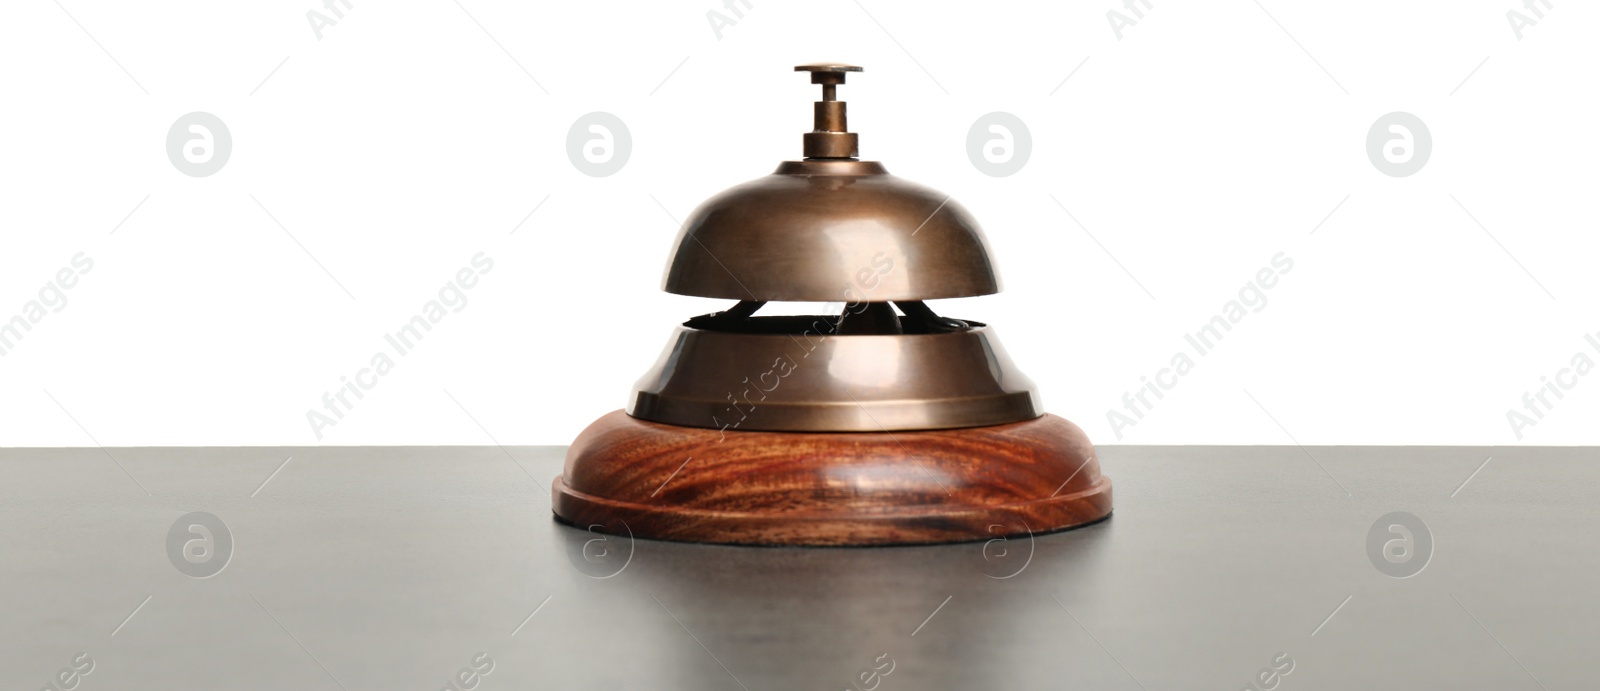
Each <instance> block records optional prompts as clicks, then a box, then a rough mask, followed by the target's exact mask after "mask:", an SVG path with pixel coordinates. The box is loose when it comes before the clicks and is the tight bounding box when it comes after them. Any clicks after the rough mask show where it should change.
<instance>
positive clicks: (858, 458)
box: [551, 410, 1111, 545]
mask: <svg viewBox="0 0 1600 691" xmlns="http://www.w3.org/2000/svg"><path fill="white" fill-rule="evenodd" d="M551 494H552V499H553V502H552V504H553V509H554V511H555V513H556V516H557V517H558V518H559V519H560V520H562V521H565V522H567V523H570V524H573V525H576V526H578V527H582V528H586V529H590V530H594V531H597V532H608V533H614V534H628V535H632V536H634V537H646V538H657V539H663V540H679V541H688V542H717V543H733V544H753V545H890V544H924V543H937V542H959V541H966V540H984V539H991V538H995V537H1000V536H1013V535H1023V534H1037V533H1042V532H1048V531H1053V530H1061V529H1065V528H1071V527H1075V526H1080V525H1083V524H1086V523H1092V522H1094V521H1098V520H1101V519H1103V518H1105V517H1106V516H1108V515H1110V513H1111V480H1110V478H1107V477H1105V476H1102V475H1101V474H1100V464H1099V462H1098V461H1097V460H1096V459H1095V456H1094V446H1093V445H1091V444H1090V443H1089V439H1088V437H1087V436H1086V435H1084V433H1083V430H1082V429H1079V428H1078V426H1077V425H1074V424H1072V423H1071V422H1068V421H1066V420H1064V419H1062V418H1059V417H1056V416H1054V415H1045V416H1043V417H1040V418H1037V419H1034V420H1029V421H1026V422H1018V423H1013V424H1008V425H996V426H992V427H969V428H964V429H951V430H931V431H917V432H893V433H888V432H876V433H871V432H861V433H855V432H851V433H795V432H739V431H733V430H729V431H725V432H724V431H718V430H714V429H701V428H693V427H677V426H673V425H663V424H659V423H654V422H647V421H644V420H639V419H636V418H633V417H629V416H628V415H627V414H625V413H623V412H622V411H620V410H619V411H615V412H612V413H609V414H607V415H605V416H604V417H601V418H600V419H599V420H596V421H595V422H594V424H591V425H590V426H589V427H588V429H585V430H584V431H583V433H582V434H580V435H578V438H577V439H576V440H575V441H574V442H573V443H572V446H571V447H570V449H569V450H568V452H567V459H566V469H565V472H564V473H563V474H562V476H561V477H558V478H556V480H555V483H554V485H553V486H552V487H551Z"/></svg>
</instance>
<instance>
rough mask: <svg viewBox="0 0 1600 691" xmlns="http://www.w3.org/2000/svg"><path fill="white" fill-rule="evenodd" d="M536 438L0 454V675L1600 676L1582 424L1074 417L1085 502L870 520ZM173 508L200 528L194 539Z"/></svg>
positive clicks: (878, 679) (1276, 682) (784, 678)
mask: <svg viewBox="0 0 1600 691" xmlns="http://www.w3.org/2000/svg"><path fill="white" fill-rule="evenodd" d="M563 454H564V449H563V448H561V447H507V448H499V447H406V448H376V447H342V448H341V447H318V448H129V449H123V448H112V449H99V448H87V449H10V450H0V518H3V520H0V545H3V554H4V559H3V561H0V612H4V620H3V621H0V682H4V685H6V686H8V687H13V688H27V689H41V688H46V687H47V685H48V684H50V683H51V680H52V678H53V677H54V675H56V674H57V673H58V672H59V671H61V670H63V669H64V668H66V669H69V670H70V667H71V666H72V665H73V664H74V662H75V661H76V664H77V665H78V666H79V668H80V669H83V668H88V667H89V665H90V663H91V662H92V664H93V667H92V669H88V673H87V674H85V675H81V676H78V677H77V678H73V677H72V676H71V674H72V673H71V672H70V671H69V672H68V675H67V681H66V682H65V683H59V684H58V686H60V687H61V688H68V687H70V686H72V685H73V684H81V686H79V687H78V688H80V689H84V690H85V691H95V690H96V689H111V688H118V689H158V688H159V689H168V688H174V687H178V686H183V685H191V686H200V687H205V688H229V689H233V688H238V689H255V688H261V689H267V688H272V689H285V688H296V689H329V690H333V689H346V690H348V691H357V690H361V689H374V690H379V689H382V690H385V691H386V690H389V689H400V688H417V689H448V688H457V689H468V688H473V687H477V688H480V689H485V690H487V691H494V690H496V689H530V688H563V689H589V688H593V689H622V688H627V689H644V688H650V689H727V690H734V689H748V690H750V691H756V690H758V689H858V690H860V691H879V690H880V689H881V690H882V691H896V690H899V689H975V688H1015V689H1034V688H1052V689H1062V688H1084V689H1127V690H1130V691H1131V690H1135V689H1146V690H1149V691H1154V690H1156V689H1194V688H1216V689H1244V688H1249V686H1248V685H1249V684H1250V683H1251V681H1252V680H1256V681H1257V682H1258V686H1260V687H1261V688H1263V689H1265V688H1270V687H1276V688H1278V689H1283V690H1284V691H1300V690H1302V689H1341V690H1347V689H1353V688H1450V689H1541V688H1542V689H1550V690H1552V691H1554V690H1557V689H1588V688H1594V687H1595V686H1596V685H1597V684H1600V655H1597V654H1596V653H1597V650H1596V648H1595V646H1596V644H1597V642H1600V578H1597V575H1596V574H1600V556H1597V546H1600V539H1597V537H1600V502H1597V501H1596V490H1597V489H1600V462H1597V461H1600V450H1596V449H1579V448H1542V449H1541V448H1500V449H1489V448H1445V447H1409V448H1408V447H1391V448H1376V447H1308V448H1303V449H1302V448H1296V447H1126V446H1125V447H1118V446H1105V447H1102V448H1101V450H1100V458H1101V462H1102V464H1103V467H1104V470H1105V472H1106V474H1108V475H1110V476H1111V477H1112V479H1113V480H1114V481H1115V483H1116V497H1115V500H1116V513H1115V514H1114V515H1113V517H1112V518H1111V519H1110V520H1108V521H1105V522H1103V523H1100V524H1096V525H1093V526H1090V527H1086V528H1082V529H1078V530H1073V531H1068V532H1063V533H1056V534H1050V535H1038V536H1034V537H1031V538H1029V537H1022V538H1016V539H1011V540H1007V541H1001V542H989V543H982V542H978V543H967V544H958V545H943V546H932V547H892V548H874V549H861V548H824V549H816V548H811V549H806V548H784V549H778V548H757V547H722V546H710V545H690V544H673V543H665V542H656V541H650V540H644V539H639V540H637V541H632V540H627V539H625V538H612V539H609V540H607V539H604V538H602V537H600V536H596V535H593V534H588V533H585V532H583V531H580V530H576V529H574V528H570V527H566V526H562V525H559V524H557V523H555V522H554V521H553V520H551V514H550V499H549V492H548V488H549V485H550V480H551V478H552V477H553V476H555V475H556V474H557V473H559V472H560V466H561V459H562V457H563ZM692 471H693V468H692V467H690V468H686V469H684V470H683V472H692ZM1395 511H1403V512H1408V513H1409V514H1412V515H1414V516H1415V517H1416V520H1417V521H1419V522H1420V526H1421V527H1419V526H1418V525H1416V524H1412V529H1411V531H1412V532H1411V534H1410V535H1409V537H1408V536H1407V535H1406V532H1405V530H1402V529H1391V528H1389V526H1390V525H1406V524H1407V523H1406V522H1407V521H1408V520H1409V519H1397V520H1391V519H1383V520H1382V521H1381V522H1380V518H1381V517H1384V516H1386V515H1387V514H1390V513H1391V512H1395ZM192 512H206V513H208V514H211V515H213V516H215V517H216V519H217V520H218V521H220V523H221V525H222V526H224V527H223V528H222V529H220V530H217V531H214V534H213V535H211V536H210V539H211V543H212V551H210V552H209V553H207V552H205V551H204V550H203V549H202V548H203V547H205V544H206V542H205V536H204V531H193V532H191V531H190V530H189V528H188V526H189V525H196V524H201V525H203V524H204V521H205V520H209V519H194V518H193V517H192V516H190V514H191V513H192ZM196 521H200V522H199V523H196ZM1375 524H1377V531H1376V533H1374V530H1373V529H1374V525H1375ZM175 529H176V530H175ZM216 533H224V534H222V535H218V534H216ZM1419 533H1420V534H1419ZM1373 534H1375V535H1376V536H1377V541H1376V542H1373V538H1372V535H1373ZM173 535H176V536H178V539H177V540H176V541H174V540H173ZM227 538H231V542H232V545H231V548H226V549H225V548H224V546H223V543H224V542H225V541H226V539H227ZM191 540H200V542H199V543H195V544H190V542H189V541H191ZM1395 540H1399V541H1400V542H1397V543H1394V544H1389V543H1391V542H1392V541H1395ZM1430 541H1431V543H1432V544H1431V548H1428V547H1427V546H1426V545H1425V543H1427V542H1430ZM1386 544H1387V546H1388V548H1389V549H1390V554H1389V556H1388V557H1387V558H1386V557H1384V556H1383V555H1382V551H1383V547H1384V545H1386ZM1408 544H1409V545H1410V552H1406V551H1405V549H1404V548H1406V547H1407V545H1408ZM186 545H187V546H188V547H190V548H191V550H192V551H191V554H190V556H189V557H187V558H185V557H183V556H182V548H183V547H184V546H186ZM1374 550H1376V551H1374ZM1423 565H1425V567H1424V568H1422V570H1421V571H1420V573H1415V575H1411V576H1410V577H1408V578H1399V577H1396V576H1395V575H1390V574H1397V575H1403V574H1405V573H1409V572H1412V571H1415V570H1416V568H1417V567H1422V566H1423ZM180 566H182V567H184V568H185V569H186V571H187V573H186V571H185V570H180V568H179V567H180ZM217 566H223V568H222V569H221V571H220V572H217V573H215V574H214V575H209V576H208V577H205V578H199V577H195V576H194V575H190V574H192V573H199V574H202V575H203V574H204V573H205V572H209V571H215V567H217ZM1380 566H1381V567H1383V568H1380ZM1291 665H1292V667H1291ZM473 666H476V667H477V668H479V669H483V670H487V674H480V675H477V676H472V675H471V674H468V675H466V676H465V677H464V678H463V679H461V680H459V681H458V683H456V684H455V685H452V679H455V678H456V677H457V675H458V674H460V673H461V672H462V670H463V669H466V670H468V671H469V672H470V671H471V669H472V667H473ZM1273 666H1277V667H1279V668H1280V669H1285V670H1287V674H1280V675H1278V676H1276V677H1274V676H1271V672H1269V674H1268V676H1266V677H1265V681H1262V680H1260V679H1258V678H1257V675H1258V674H1261V673H1262V671H1263V670H1264V669H1267V670H1270V668H1271V667H1273Z"/></svg>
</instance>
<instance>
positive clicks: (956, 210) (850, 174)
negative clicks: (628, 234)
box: [662, 64, 1000, 302]
mask: <svg viewBox="0 0 1600 691" xmlns="http://www.w3.org/2000/svg"><path fill="white" fill-rule="evenodd" d="M795 70H796V71H808V72H811V75H812V82H813V83H816V84H822V85H823V100H822V101H818V102H817V103H816V111H815V117H816V129H815V131H813V132H809V133H807V134H806V135H805V155H806V159H805V160H803V161H787V162H784V163H783V164H782V165H779V166H778V169H777V170H776V171H773V173H772V174H771V175H768V176H766V177H763V178H758V179H756V180H753V181H750V182H747V183H745V184H742V185H739V186H737V187H733V188H732V189H729V190H726V191H724V192H722V193H721V194H718V195H716V196H714V197H712V198H711V199H709V200H707V201H706V202H705V203H703V204H701V205H700V207H699V208H697V209H695V210H694V212H693V213H692V214H690V216H689V219H688V221H687V222H686V223H685V224H684V226H683V230H682V232H680V233H679V235H678V240H677V243H676V246H675V247H674V249H673V252H672V259H671V261H670V262H669V263H668V265H667V271H666V277H665V279H664V280H663V285H662V289H663V290H666V291H667V292H669V293H676V294H679V295H693V296H697V297H709V298H727V299H732V300H757V301H767V300H779V301H792V302H859V301H872V302H883V301H893V300H932V299H938V298H955V297H972V296H977V295H991V294H994V293H997V292H1000V278H999V276H998V275H997V274H996V272H995V268H994V264H993V262H992V261H991V260H990V259H989V247H988V244H987V243H986V242H985V241H984V238H983V231H982V230H981V229H980V228H979V227H978V222H977V220H976V219H974V218H973V217H972V215H971V214H969V213H967V210H966V209H964V208H962V207H961V205H960V204H959V203H956V202H955V201H954V200H952V199H951V198H950V196H949V195H946V194H941V193H939V192H938V191H936V190H933V189H930V188H927V187H923V186H921V185H918V184H916V183H912V182H909V181H907V180H903V179H901V178H898V177H895V176H893V175H890V174H889V172H888V170H887V169H885V168H884V166H883V164H881V163H877V162H873V161H860V160H856V159H855V158H854V156H855V155H856V135H855V133H852V132H848V131H846V130H847V125H846V121H845V103H844V102H843V101H838V100H835V98H834V96H835V91H834V87H835V86H836V85H838V84H843V83H844V77H845V74H847V73H848V72H859V71H861V68H859V67H854V66H850V65H836V64H820V65H801V66H799V67H796V68H795ZM885 264H888V265H892V266H893V267H894V270H892V271H889V272H885V273H881V275H876V274H879V273H880V272H878V271H877V270H876V269H877V267H879V266H882V265H885Z"/></svg>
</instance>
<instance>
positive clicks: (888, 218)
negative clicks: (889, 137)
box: [551, 64, 1111, 545]
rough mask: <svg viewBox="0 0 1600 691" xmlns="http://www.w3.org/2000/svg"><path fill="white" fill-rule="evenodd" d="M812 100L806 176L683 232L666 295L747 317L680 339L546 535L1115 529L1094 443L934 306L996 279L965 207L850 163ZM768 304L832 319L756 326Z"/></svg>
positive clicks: (992, 288)
mask: <svg viewBox="0 0 1600 691" xmlns="http://www.w3.org/2000/svg"><path fill="white" fill-rule="evenodd" d="M795 70H796V71H802V72H809V73H811V82H812V83H813V84H821V85H822V100H821V101H818V102H816V103H815V119H816V124H815V129H814V131H812V132H807V133H806V134H805V135H804V138H803V140H804V152H805V158H804V159H803V160H799V161H785V162H783V163H782V164H780V165H779V166H778V169H777V170H776V171H773V173H772V174H771V175H767V176H765V177H762V178H758V179H756V180H753V181H750V182H747V183H745V184H742V185H739V186H736V187H734V188H732V189H729V190H726V191H724V192H722V193H721V194H718V195H716V196H714V197H712V198H711V199H709V200H707V201H706V202H705V203H703V204H701V205H700V207H699V208H698V209H696V210H695V211H694V213H693V214H692V215H691V216H690V217H689V219H688V221H687V222H686V223H684V226H683V228H682V230H681V232H680V234H679V236H678V240H677V244H676V247H675V248H674V250H673V252H672V259H671V261H670V263H669V264H668V265H667V271H666V276H665V279H664V281H663V288H664V289H665V290H666V291H667V292H670V293H676V294H680V295H694V296H700V297H709V298H724V299H728V300H736V301H738V302H737V304H734V305H732V306H731V307H729V308H728V309H726V310H723V311H721V312H716V313H713V314H706V315H701V316H698V317H694V318H692V319H689V320H688V321H686V322H684V323H683V325H681V326H679V327H677V329H676V331H675V332H674V333H673V335H672V338H671V341H670V342H669V343H668V344H667V348H666V350H665V351H663V352H662V354H661V358H660V359H659V360H658V361H657V362H656V364H655V366H654V367H652V368H650V370H649V371H648V372H647V373H646V374H645V375H644V377H642V378H641V379H640V380H639V381H638V383H637V384H636V385H635V387H634V393H633V397H632V399H631V400H630V401H629V402H628V406H627V410H626V412H624V411H615V412H612V413H610V414H607V415H605V416H603V417H601V418H600V419H599V420H596V421H595V422H594V423H593V424H591V425H590V426H589V427H588V428H587V429H585V430H584V431H583V432H582V433H581V434H580V435H579V436H578V438H577V439H576V440H575V441H574V442H573V444H572V446H571V448H570V449H569V451H568V452H567V458H566V467H565V471H564V473H563V474H562V476H561V477H558V478H556V480H555V483H554V485H553V487H552V490H551V491H552V495H553V509H554V511H555V514H556V517H557V518H558V519H560V520H562V521H565V522H568V523H571V524H573V525H576V526H578V527H581V528H586V529H590V530H595V531H599V532H607V533H615V534H626V535H631V536H634V537H648V538H657V539H664V540H682V541H691V542H720V543H739V544H762V545H884V544H915V543H933V542H956V541H964V540H980V539H991V538H996V537H1003V536H1011V535H1021V534H1036V533H1040V532H1046V531H1052V530H1060V529H1064V528H1070V527H1074V526H1079V525H1083V524H1086V523H1091V522H1094V521H1098V520H1100V519H1103V518H1105V517H1107V516H1109V515H1110V513H1111V480H1110V478H1107V477H1104V476H1102V475H1101V474H1100V466H1099V463H1098V461H1097V460H1096V458H1095V452H1094V447H1093V445H1091V444H1090V443H1089V439H1088V437H1087V436H1086V435H1085V434H1084V433H1083V430H1081V429H1079V428H1078V426H1077V425H1074V424H1072V423H1071V422H1068V421H1066V420H1064V419H1062V418H1059V417H1056V416H1054V415H1050V414H1048V413H1046V412H1045V411H1044V408H1043V407H1042V405H1041V403H1040V400H1039V395H1038V392H1037V391H1036V390H1035V387H1034V384H1033V382H1032V381H1030V380H1029V379H1028V378H1027V377H1026V376H1024V375H1023V374H1022V373H1021V372H1019V371H1018V370H1017V368H1016V365H1014V364H1013V363H1012V362H1011V358H1010V357H1008V356H1007V355H1006V352H1005V349H1004V348H1002V347H1001V345H1000V341H999V339H998V338H997V336H996V335H995V332H994V329H993V328H991V327H990V326H988V325H986V324H984V323H982V322H977V321H972V320H970V319H953V318H949V317H944V316H940V315H939V314H937V313H936V312H934V310H933V309H932V308H931V307H930V306H929V305H928V303H927V301H929V300H937V299H940V298H956V297H970V296H978V295H991V294H994V293H997V292H999V291H1000V279H999V276H998V274H997V273H996V271H995V267H994V263H993V261H992V260H991V258H990V255H989V248H988V245H987V243H986V242H985V240H984V237H983V232H982V230H980V229H979V227H978V222H977V221H976V220H975V219H974V218H973V217H972V216H971V214H969V213H967V211H966V210H965V209H963V208H962V207H961V205H960V204H958V203H957V202H955V201H954V200H953V199H951V198H950V196H949V195H945V194H942V193H940V192H937V191H935V190H932V189H928V188H926V187H923V186H921V185H917V184H915V183H912V182H909V181H906V180H903V179H901V178H898V177H895V176H893V175H890V174H889V172H888V170H887V169H886V168H884V166H883V164H881V163H877V162H874V161H862V160H858V159H857V136H856V134H855V133H852V132H849V131H848V127H847V126H846V122H845V103H844V102H843V101H839V100H837V98H836V90H837V87H838V86H839V85H842V84H844V83H845V76H846V75H847V74H849V73H851V72H860V71H861V68H860V67H855V66H851V65H840V64H814V65H801V66H799V67H796V68H795ZM772 301H796V302H823V303H842V304H843V308H842V309H841V311H840V312H839V313H838V314H827V315H817V316H761V315H760V314H759V311H760V310H761V308H762V306H764V305H766V304H767V303H768V302H772Z"/></svg>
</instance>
